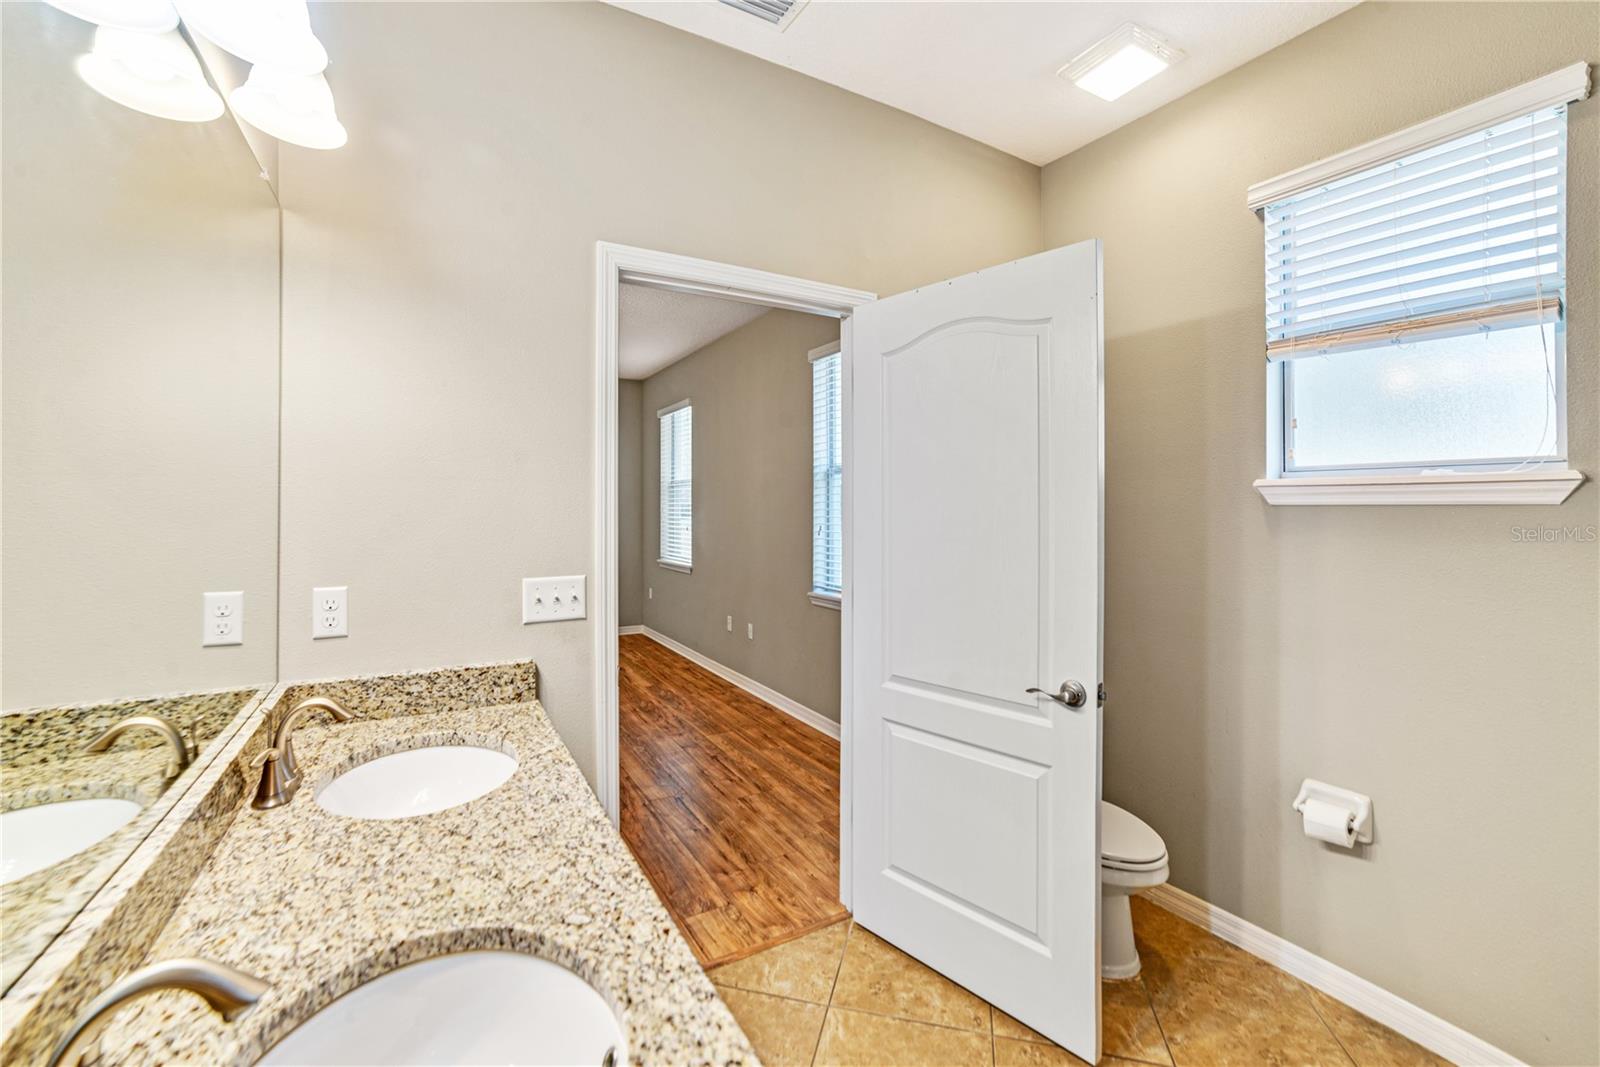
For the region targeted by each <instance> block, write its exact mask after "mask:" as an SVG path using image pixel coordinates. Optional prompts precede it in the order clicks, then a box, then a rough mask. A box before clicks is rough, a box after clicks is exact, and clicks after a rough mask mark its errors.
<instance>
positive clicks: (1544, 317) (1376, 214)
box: [1265, 105, 1567, 360]
mask: <svg viewBox="0 0 1600 1067" xmlns="http://www.w3.org/2000/svg"><path fill="white" fill-rule="evenodd" d="M1566 127H1567V122H1566V107H1565V106H1564V105H1563V106H1556V107H1546V108H1541V109H1540V110H1538V111H1535V112H1533V113H1531V114H1528V115H1524V116H1521V117H1519V118H1516V119H1512V120H1510V121H1506V122H1502V123H1499V124H1496V125H1494V126H1490V127H1488V128H1487V129H1483V130H1479V131H1477V132H1475V133H1471V134H1468V135H1466V136H1463V137H1458V138H1455V139H1453V140H1450V141H1446V142H1445V143H1443V144H1439V145H1435V146H1434V147H1432V148H1428V149H1425V150H1423V151H1420V152H1415V153H1413V154H1411V155H1407V156H1403V157H1401V158H1399V159H1396V160H1394V161H1392V162H1389V163H1384V164H1381V165H1379V166H1375V167H1372V168H1370V169H1367V170H1362V171H1358V172H1356V173H1354V174H1350V175H1347V176H1345V177H1342V178H1339V179H1337V180H1335V181H1331V182H1328V183H1327V184H1325V185H1322V186H1319V187H1316V188H1313V189H1308V190H1306V191H1304V192H1301V193H1297V194H1294V195H1292V196H1289V197H1286V198H1284V199H1282V200H1279V201H1276V202H1274V203H1270V204H1268V205H1267V206H1266V209H1265V220H1266V242H1267V256H1266V266H1267V357H1268V358H1269V359H1273V360H1278V359H1287V358H1293V357H1296V356H1304V355H1313V354H1321V353H1327V352H1334V351H1342V350H1350V349H1355V348H1372V347H1376V346H1379V345H1382V344H1388V343H1394V342H1398V341H1401V340H1408V341H1415V340H1421V339H1424V338H1428V337H1448V336H1452V335H1459V334H1464V333H1471V332H1474V331H1477V330H1495V329H1501V328H1505V327H1509V326H1525V325H1528V324H1530V323H1535V322H1549V321H1553V320H1554V319H1555V318H1556V317H1557V316H1558V315H1559V313H1560V295H1561V290H1562V286H1563V282H1564V269H1565V265H1564V263H1563V261H1562V254H1563V249H1564V248H1565V233H1564V228H1565V211H1564V209H1563V205H1564V203H1565V193H1566Z"/></svg>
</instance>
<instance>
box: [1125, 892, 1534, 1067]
mask: <svg viewBox="0 0 1600 1067" xmlns="http://www.w3.org/2000/svg"><path fill="white" fill-rule="evenodd" d="M1143 895H1144V896H1145V898H1146V899H1148V900H1149V901H1150V903H1152V904H1155V905H1156V906H1158V907H1161V908H1165V909H1166V910H1167V911H1170V912H1172V914H1174V915H1176V916H1178V917H1179V918H1180V919H1187V920H1188V921H1189V922H1192V923H1194V924H1195V925H1196V926H1198V927H1200V928H1201V929H1203V930H1209V931H1211V932H1212V933H1213V934H1215V935H1216V936H1218V937H1220V938H1222V940H1224V941H1227V942H1229V943H1230V944H1234V945H1237V946H1239V947H1240V948H1242V949H1244V950H1245V951H1246V952H1248V953H1250V954H1251V955H1252V956H1258V957H1260V958H1261V959H1263V960H1266V961H1267V962H1268V963H1270V964H1272V965H1273V966H1274V967H1277V968H1278V969H1279V970H1281V971H1285V972H1287V973H1289V974H1292V975H1294V976H1295V977H1296V978H1298V979H1300V980H1301V981H1302V982H1304V983H1306V984H1307V985H1309V986H1313V987H1315V988H1317V989H1320V990H1322V992H1324V993H1326V994H1328V996H1330V997H1332V998H1333V999H1335V1000H1338V1001H1341V1002H1343V1003H1345V1004H1348V1005H1350V1007H1352V1008H1354V1009H1356V1010H1357V1011H1359V1012H1360V1013H1361V1014H1363V1015H1365V1016H1367V1017H1368V1018H1371V1019H1376V1020H1377V1021H1378V1022H1380V1023H1382V1024H1383V1025H1385V1026H1387V1027H1388V1028H1389V1029H1391V1030H1393V1031H1395V1032H1396V1033H1399V1034H1401V1035H1403V1036H1405V1037H1409V1038H1410V1039H1411V1040H1413V1041H1415V1042H1416V1043H1417V1044H1419V1045H1421V1046H1422V1047H1423V1048H1426V1049H1428V1050H1430V1051H1432V1052H1433V1053H1435V1054H1436V1055H1439V1056H1443V1057H1444V1058H1445V1059H1447V1060H1450V1061H1451V1062H1452V1063H1457V1064H1461V1065H1462V1067H1491V1065H1492V1067H1523V1065H1522V1061H1521V1060H1519V1059H1517V1058H1516V1057H1515V1056H1513V1055H1511V1054H1510V1053H1509V1052H1505V1051H1503V1050H1501V1049H1498V1048H1495V1047H1494V1046H1493V1045H1491V1044H1489V1042H1487V1041H1484V1040H1483V1039H1481V1038H1477V1037H1474V1036H1473V1035H1471V1034H1469V1033H1467V1032H1466V1031H1465V1030H1463V1029H1461V1028H1460V1027H1459V1026H1456V1025H1455V1024H1454V1023H1450V1022H1446V1021H1445V1020H1443V1019H1441V1018H1439V1017H1438V1016H1437V1015H1434V1014H1433V1013H1432V1012H1428V1011H1424V1010H1423V1009H1422V1008H1419V1007H1417V1006H1416V1005H1415V1004H1413V1003H1411V1002H1410V1001H1408V1000H1403V999H1401V998H1400V997H1398V996H1396V995H1395V994H1393V993H1391V992H1389V991H1388V990H1387V989H1383V988H1381V987H1379V986H1376V985H1374V984H1372V983H1371V982H1369V981H1367V980H1366V979H1365V978H1362V977H1360V976H1359V975H1355V974H1351V973H1350V972H1349V971H1347V970H1345V969H1344V968H1343V967H1340V966H1339V965H1338V964H1336V963H1330V962H1329V961H1327V960H1325V959H1323V958H1322V957H1321V956H1317V955H1314V954H1312V953H1310V952H1307V951H1306V950H1305V949H1303V948H1301V947H1300V946H1299V945H1296V944H1293V943H1292V942H1289V941H1285V940H1284V939H1283V938H1281V937H1279V936H1278V935H1277V934H1274V933H1272V932H1271V931H1268V930H1263V929H1262V928H1261V927H1259V926H1257V925H1256V924H1255V923H1252V922H1247V921H1246V920H1244V919H1241V918H1239V916H1237V915H1234V914H1232V913H1231V912H1226V911H1223V910H1222V909H1221V908H1219V907H1217V906H1216V905H1214V904H1208V903H1207V902H1206V901H1204V900H1201V899H1200V898H1199V897H1197V896H1194V895H1193V894H1190V893H1185V892H1184V891H1183V890H1181V889H1179V888H1177V887H1176V886H1172V885H1158V886H1156V887H1155V888H1153V889H1146V890H1144V891H1143Z"/></svg>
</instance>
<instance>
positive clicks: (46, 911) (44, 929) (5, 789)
mask: <svg viewBox="0 0 1600 1067" xmlns="http://www.w3.org/2000/svg"><path fill="white" fill-rule="evenodd" d="M167 759H168V754H167V751H166V750H165V749H153V748H145V749H133V750H132V751H129V752H106V753H103V754H99V755H93V756H77V757H75V758H71V759H65V760H63V761H61V762H60V763H53V764H24V765H23V766H21V767H6V768H4V772H3V775H0V811H16V810H19V809H22V808H31V807H34V806H36V805H39V804H55V803H59V802H60V801H64V800H90V799H98V798H115V799H118V800H131V801H132V802H133V803H135V804H137V805H139V807H140V808H142V809H145V812H148V811H149V809H150V806H151V805H152V804H154V803H155V802H156V800H157V799H158V798H159V797H160V796H161V794H162V793H163V792H164V791H165V790H166V788H167V785H168V779H167V777H166V775H165V773H164V772H165V771H166V767H167ZM143 815H144V812H141V813H140V816H136V817H134V818H133V819H132V820H131V821H129V822H128V824H127V825H126V826H123V827H122V828H121V829H119V830H116V831H114V832H113V833H110V834H108V835H106V836H105V837H104V838H102V839H101V840H99V841H97V842H95V843H94V844H92V845H90V846H89V847H87V848H85V849H83V850H82V851H80V852H76V853H74V854H73V855H71V856H68V857H66V858H65V859H62V860H60V861H59V862H56V863H53V864H51V865H50V866H48V867H44V868H41V869H40V870H37V871H34V872H33V873H32V874H29V875H25V876H24V877H22V878H19V879H17V880H16V881H14V882H9V883H7V884H6V886H5V888H4V889H0V929H3V930H4V931H5V944H4V949H3V950H0V990H5V989H9V988H10V987H11V983H12V982H15V981H16V980H17V978H18V976H20V975H21V974H22V972H23V971H25V970H27V968H28V965H29V964H31V963H32V962H33V961H34V960H35V959H37V958H38V956H39V953H41V952H43V951H44V949H45V946H47V945H49V944H50V942H51V940H52V939H53V938H54V937H55V936H56V935H57V934H58V933H60V932H61V928H62V927H63V926H65V925H66V923H67V921H68V920H70V919H71V918H72V916H73V915H74V914H75V913H76V912H77V911H78V909H79V908H81V907H83V904H84V901H86V900H87V899H88V898H89V897H91V896H93V895H94V892H95V890H97V889H99V888H100V886H101V884H102V883H104V882H105V880H106V879H107V878H108V877H110V875H111V872H112V871H114V870H115V869H116V867H117V865H118V864H119V863H121V862H122V859H123V857H124V856H126V855H127V854H128V852H130V851H131V850H132V848H133V846H134V845H136V844H138V842H139V840H140V839H141V838H142V837H144V835H145V834H147V833H148V832H149V831H150V820H149V819H147V818H144V817H142V816H143Z"/></svg>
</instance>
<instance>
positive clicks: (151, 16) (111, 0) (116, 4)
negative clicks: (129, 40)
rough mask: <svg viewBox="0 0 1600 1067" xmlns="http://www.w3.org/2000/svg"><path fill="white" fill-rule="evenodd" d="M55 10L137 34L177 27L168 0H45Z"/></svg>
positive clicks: (175, 15)
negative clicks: (136, 32)
mask: <svg viewBox="0 0 1600 1067" xmlns="http://www.w3.org/2000/svg"><path fill="white" fill-rule="evenodd" d="M46 2H47V3H48V4H49V5H50V6H51V7H53V8H55V9H56V10H57V11H65V12H66V13H67V14H69V15H71V16H72V17H74V18H80V19H82V20H83V21H85V22H92V23H94V24H95V25H96V26H110V27H112V28H113V29H118V30H137V31H138V32H140V33H166V32H167V31H168V30H175V29H177V28H178V12H177V11H176V10H175V9H174V8H173V6H172V3H171V0H46Z"/></svg>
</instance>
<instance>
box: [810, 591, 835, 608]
mask: <svg viewBox="0 0 1600 1067" xmlns="http://www.w3.org/2000/svg"><path fill="white" fill-rule="evenodd" d="M806 599H807V600H810V601H811V602H812V603H813V604H815V605H816V606H817V607H819V608H832V609H833V610H834V611H838V610H839V605H840V602H841V601H840V597H839V594H838V593H819V592H817V591H816V590H815V589H813V590H811V591H810V592H808V593H807V594H806Z"/></svg>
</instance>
